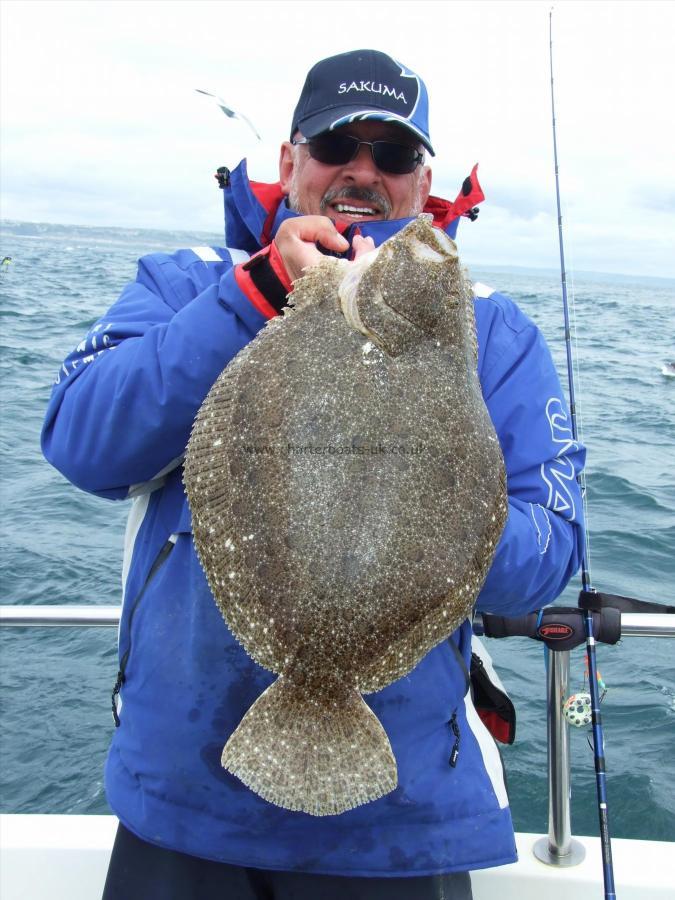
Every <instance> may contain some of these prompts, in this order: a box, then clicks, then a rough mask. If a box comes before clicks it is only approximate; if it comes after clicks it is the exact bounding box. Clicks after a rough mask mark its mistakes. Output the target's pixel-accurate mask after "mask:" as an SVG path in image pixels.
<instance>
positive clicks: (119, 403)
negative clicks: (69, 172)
mask: <svg viewBox="0 0 675 900" xmlns="http://www.w3.org/2000/svg"><path fill="white" fill-rule="evenodd" d="M275 197H276V194H275V191H274V189H268V188H265V186H262V187H261V186H259V185H258V186H256V185H253V184H252V183H250V182H249V181H248V178H247V176H246V171H245V166H244V164H241V166H240V167H239V168H238V169H237V170H236V171H235V172H234V173H233V175H232V179H231V183H230V185H229V188H228V189H227V200H226V207H227V210H228V219H227V235H228V243H230V244H231V245H232V247H236V248H237V249H222V248H217V247H216V248H214V247H198V248H195V249H192V250H181V251H179V252H177V253H175V254H173V255H167V254H162V253H154V254H152V255H150V256H146V257H144V258H143V259H141V260H140V262H139V268H138V276H137V278H136V281H135V282H134V283H133V284H130V285H128V286H127V287H126V288H125V289H124V291H123V292H122V295H121V297H120V298H119V300H118V301H117V302H116V303H115V304H114V306H113V307H112V308H111V309H110V310H109V311H108V312H107V313H106V314H105V315H104V316H103V318H101V319H100V320H99V321H98V322H97V323H96V324H95V325H94V326H93V328H92V329H91V330H90V331H89V333H88V334H87V335H86V337H85V338H84V340H83V341H82V343H81V344H80V345H79V346H78V347H77V348H76V349H75V351H74V352H73V353H71V354H70V356H68V357H67V359H66V360H65V362H64V363H63V366H62V369H61V371H60V373H59V376H58V378H57V382H56V384H55V386H54V389H53V394H52V397H51V401H50V404H49V408H48V411H47V416H46V421H45V425H44V431H43V449H44V452H45V455H46V456H47V458H48V459H49V461H50V462H52V463H53V464H54V465H55V466H56V467H57V468H58V469H59V470H60V471H61V472H62V473H63V474H64V475H65V476H66V477H67V478H68V479H70V480H71V481H72V482H73V483H74V484H75V485H77V486H78V487H80V488H83V489H84V490H87V491H91V492H92V493H95V494H98V495H99V496H101V497H106V498H110V499H113V500H115V499H123V498H128V497H131V498H133V504H132V507H131V511H130V515H129V522H128V526H127V533H126V546H125V558H124V572H123V586H124V605H123V612H122V620H121V624H120V632H119V654H120V669H121V672H122V673H123V677H122V678H121V679H120V682H121V697H120V699H121V705H120V710H119V720H120V722H119V727H118V728H116V729H115V732H114V735H113V740H112V745H111V748H110V753H109V756H108V761H107V765H106V773H105V783H106V790H107V796H108V801H109V803H110V806H111V808H112V809H113V811H114V812H115V813H116V814H117V815H118V816H119V818H120V820H121V821H122V823H123V824H124V825H125V826H126V827H127V828H128V829H130V830H131V831H132V832H134V833H135V834H137V835H138V836H139V837H141V838H143V839H145V840H147V841H150V842H152V843H154V844H157V845H159V846H162V847H167V848H171V849H174V850H179V851H182V852H185V853H189V854H193V855H195V856H200V857H205V858H209V859H213V860H219V861H223V862H227V863H233V864H239V865H245V866H254V867H259V868H269V869H281V870H298V871H304V872H315V873H326V874H334V875H340V874H343V875H351V876H411V875H427V874H436V873H442V872H451V871H457V870H465V869H476V868H482V867H486V866H494V865H500V864H502V863H509V862H512V861H514V860H515V858H516V851H515V844H514V837H513V828H512V824H511V817H510V813H509V808H508V798H507V794H506V790H505V786H504V779H503V773H502V766H501V761H500V757H499V753H498V751H497V748H496V745H495V744H494V741H493V740H492V737H491V736H490V735H489V733H488V732H487V730H486V729H485V727H484V726H483V724H482V722H481V721H480V719H479V717H478V715H477V713H476V711H475V709H474V706H473V704H472V702H471V697H470V694H469V692H468V676H467V666H468V664H469V659H470V653H471V626H470V624H469V622H465V623H464V624H463V625H462V626H461V627H460V628H459V629H458V630H457V631H456V633H455V634H454V635H453V637H452V638H451V640H450V641H445V642H444V643H442V644H440V645H439V646H437V647H436V648H435V649H434V650H432V651H431V652H430V653H429V654H428V655H427V656H426V657H425V658H424V659H423V660H422V661H421V662H420V663H419V664H418V665H417V667H416V668H415V669H414V670H413V671H412V672H410V674H409V675H407V676H405V677H404V678H401V679H399V680H398V681H396V682H395V683H393V684H391V685H390V686H389V687H387V688H386V689H385V690H382V691H379V692H378V693H375V694H371V695H368V696H367V697H366V701H367V702H368V703H369V705H370V706H371V707H372V709H373V710H374V712H375V714H376V715H377V717H378V718H379V720H380V721H381V722H382V724H383V726H384V727H385V729H386V731H387V734H388V735H389V738H390V740H391V744H392V748H393V751H394V754H395V757H396V761H397V764H398V774H399V785H398V787H397V788H396V790H394V791H393V792H392V793H390V794H388V795H387V796H385V797H382V798H380V799H379V800H376V801H373V802H371V803H368V804H366V805H364V806H360V807H358V808H356V809H353V810H350V811H348V812H345V813H343V814H341V815H338V816H326V817H322V818H315V817H312V816H309V815H307V814H305V813H300V812H291V811H288V810H285V809H280V808H278V807H276V806H273V805H271V804H269V803H267V802H266V801H265V800H263V799H261V798H260V797H259V796H257V795H256V794H254V793H253V792H252V791H250V790H249V789H248V788H247V787H246V786H245V785H243V784H242V783H241V782H240V781H239V780H238V779H236V778H235V777H233V776H231V775H230V774H229V773H228V772H226V771H225V770H223V769H222V768H221V765H220V755H221V752H222V748H223V745H224V743H225V742H226V740H227V738H228V737H229V735H230V734H231V733H232V732H233V731H234V729H235V728H236V727H237V725H238V724H239V722H240V720H241V718H242V717H243V715H244V713H245V712H246V711H247V709H248V708H249V706H250V705H251V704H252V703H253V701H254V700H255V699H256V698H257V697H258V696H259V695H260V693H261V692H262V691H263V690H264V689H265V688H266V687H267V686H268V685H269V684H270V683H271V682H272V681H273V680H274V677H275V676H274V675H272V674H271V673H270V672H267V671H265V670H263V669H262V668H261V667H259V666H258V665H257V664H256V663H254V662H253V661H252V660H251V659H250V658H249V657H248V656H247V655H246V653H245V652H244V650H243V649H242V647H241V646H240V645H239V644H238V643H237V642H236V641H235V640H234V638H233V637H232V635H231V634H230V631H229V630H228V628H227V626H226V625H225V623H224V621H223V619H222V617H221V614H220V612H219V611H218V609H217V607H216V605H215V603H214V600H213V598H212V596H211V593H210V591H209V588H208V586H207V583H206V579H205V577H204V574H203V572H202V569H201V566H200V564H199V561H198V559H197V556H196V553H195V548H194V543H193V540H192V533H191V521H190V511H189V508H188V505H187V502H186V498H185V494H184V491H183V487H182V480H181V460H182V457H183V454H184V451H185V446H186V443H187V440H188V437H189V434H190V429H191V426H192V422H193V420H194V417H195V414H196V413H197V410H198V409H199V406H200V404H201V403H202V401H203V400H204V398H205V396H206V394H207V392H208V390H209V388H210V387H211V385H212V384H213V382H214V381H215V380H216V377H217V376H218V375H219V373H220V372H221V370H222V369H223V368H224V366H226V365H227V364H228V363H229V362H230V360H231V359H232V358H233V357H234V356H235V355H236V354H237V353H238V351H239V350H241V348H242V347H244V346H245V345H246V344H247V343H248V342H249V341H250V340H252V338H253V337H254V336H255V335H256V334H257V332H258V331H259V330H260V329H261V328H263V327H264V325H265V322H266V319H267V317H268V316H269V315H271V314H272V313H273V312H274V310H271V311H270V308H268V307H267V306H266V305H265V303H264V301H263V302H261V301H260V297H259V295H258V293H257V291H256V290H253V289H250V290H249V289H248V288H247V286H246V282H245V281H244V280H242V279H241V278H239V277H238V273H240V272H241V269H242V265H241V264H242V263H243V261H245V260H246V259H247V258H248V254H249V253H252V252H256V251H258V250H260V246H261V243H264V242H266V241H269V240H271V239H272V238H273V236H274V233H275V232H276V229H277V228H278V226H279V224H280V222H281V221H282V220H283V219H284V218H285V217H287V216H289V215H294V213H292V212H291V211H289V210H288V209H287V207H286V206H285V203H283V202H279V198H278V197H276V199H275ZM436 212H438V210H436ZM446 218H447V217H446ZM436 219H437V221H438V222H439V223H440V224H442V225H443V226H444V227H445V228H446V230H447V231H448V232H449V233H450V234H451V235H452V234H454V230H455V229H456V224H457V222H456V220H455V221H454V222H452V221H443V217H442V216H441V217H440V218H439V216H438V215H437V216H436ZM407 221H409V220H400V221H397V222H381V223H377V222H366V223H364V224H363V225H362V226H361V232H362V233H363V234H370V235H371V236H372V237H373V238H374V240H375V243H376V244H379V243H381V241H382V240H383V239H384V238H386V237H388V236H389V235H390V234H391V233H392V232H393V231H396V230H397V229H399V228H401V227H403V225H405V224H406V223H407ZM352 230H353V229H352ZM261 235H262V237H261ZM475 310H476V322H477V331H478V346H479V362H478V370H479V376H480V382H481V385H482V390H483V395H484V398H485V402H486V404H487V408H488V410H489V413H490V415H491V417H492V420H493V422H494V425H495V428H496V431H497V434H498V436H499V440H500V443H501V447H502V450H503V453H504V458H505V462H506V471H507V476H508V491H509V516H508V521H507V524H506V527H505V529H504V533H503V536H502V539H501V542H500V543H499V546H498V548H497V552H496V556H495V559H494V564H493V566H492V569H491V571H490V573H489V575H488V578H487V580H486V582H485V585H484V587H483V590H482V592H481V594H480V597H479V599H478V608H479V609H481V610H486V611H491V612H496V613H500V614H505V615H510V614H511V615H518V614H521V613H525V612H529V611H531V610H533V609H536V608H538V607H541V606H543V605H545V604H547V603H549V602H551V601H552V600H553V599H554V598H555V597H556V596H557V595H558V594H559V593H560V591H561V590H562V589H563V587H564V586H565V584H566V583H567V581H568V579H569V578H570V577H571V575H572V574H573V573H574V572H575V570H576V569H577V566H578V564H579V560H580V554H581V547H582V530H583V524H582V521H581V502H580V497H579V492H578V488H577V484H576V480H575V476H576V473H577V472H578V470H579V469H580V467H581V465H582V464H583V458H584V451H583V448H581V447H580V446H579V445H578V444H577V443H575V442H574V441H573V439H572V435H571V431H570V420H569V414H568V411H567V406H566V403H565V400H564V397H563V393H562V390H561V387H560V383H559V380H558V377H557V375H556V372H555V369H554V366H553V363H552V360H551V357H550V354H549V351H548V349H547V347H546V344H545V342H544V340H543V338H542V336H541V334H540V332H539V331H538V329H537V328H536V327H535V325H534V324H533V323H532V321H531V320H530V319H528V318H527V317H526V316H525V315H524V314H523V313H522V312H520V311H519V310H518V308H517V307H516V306H515V305H514V304H513V302H512V301H511V300H509V299H508V298H507V297H505V296H504V295H502V294H498V293H494V292H492V291H490V289H487V288H485V287H483V286H477V288H476V301H475ZM264 389H265V386H264V385H261V386H260V390H261V391H264ZM453 717H454V718H453ZM451 722H452V723H455V724H456V725H458V726H459V735H460V743H459V745H458V749H459V754H458V756H457V759H456V764H455V765H454V766H452V765H450V763H449V759H450V757H451V755H452V751H453V748H455V747H456V746H457V738H456V735H455V733H454V732H453V728H452V725H451Z"/></svg>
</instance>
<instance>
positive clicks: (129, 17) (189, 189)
mask: <svg viewBox="0 0 675 900" xmlns="http://www.w3.org/2000/svg"><path fill="white" fill-rule="evenodd" d="M550 8H551V3H550V2H546V3H543V2H539V0H529V2H511V0H501V2H497V3H494V2H489V0H485V2H481V0H473V2H443V0H437V2H425V0H416V2H415V3H412V2H410V0H358V2H351V0H341V2H339V3H338V2H334V0H300V2H293V0H289V2H285V0H272V2H266V0H261V2H255V0H247V2H244V3H242V2H238V0H237V2H227V0H212V2H201V0H194V2H182V0H162V2H159V0H116V2H108V0H89V2H86V0H75V2H71V0H68V2H60V0H48V2H41V0H2V2H1V3H0V34H1V47H0V49H1V51H2V53H1V56H2V62H1V66H2V68H1V70H0V128H1V131H0V135H1V136H0V178H1V181H0V188H1V200H2V204H1V207H0V213H1V215H2V217H3V218H9V219H19V220H25V221H35V222H58V223H65V224H78V225H103V226H121V227H134V228H166V229H180V230H194V231H207V232H214V233H216V232H218V231H219V230H220V229H221V227H222V196H221V194H220V192H219V191H218V189H217V187H216V186H215V182H214V181H213V177H212V175H213V172H214V171H215V169H216V168H217V167H218V166H219V165H227V166H229V167H230V168H233V167H234V166H235V165H236V163H237V162H238V161H239V160H240V159H241V158H243V157H246V158H247V159H248V168H249V174H250V175H251V177H252V178H254V179H255V180H257V181H269V182H271V181H276V179H277V174H278V172H277V165H278V155H279V145H280V143H281V141H282V140H284V139H286V138H287V137H288V130H289V127H290V117H291V113H292V111H293V109H294V107H295V104H296V102H297V99H298V96H299V93H300V89H301V87H302V83H303V81H304V78H305V75H306V73H307V70H308V69H309V68H310V66H311V65H312V64H313V63H314V62H316V61H317V60H318V59H322V58H324V57H326V56H331V55H332V54H334V53H341V52H344V51H346V50H353V49H358V48H361V47H373V48H375V49H379V50H384V51H386V52H388V53H390V54H391V55H392V56H394V57H395V58H396V59H398V60H399V61H400V62H402V63H403V64H405V65H407V66H409V67H410V68H412V69H413V70H414V71H415V72H417V73H418V74H419V75H421V76H422V78H423V79H424V81H425V82H426V85H427V88H428V91H429V96H430V128H431V137H432V141H433V144H434V148H435V150H436V157H435V158H434V159H433V160H432V161H431V162H432V168H433V175H434V182H433V188H432V192H433V193H434V194H436V195H439V196H444V197H446V198H448V199H454V197H455V196H456V195H457V193H458V191H459V188H460V186H461V183H462V181H463V179H464V177H465V176H466V175H467V174H468V173H469V171H470V170H471V167H472V166H473V164H474V163H476V162H478V163H479V170H478V171H479V178H480V181H481V184H482V187H483V190H484V192H485V195H486V200H485V202H484V204H483V205H482V209H481V213H480V215H479V218H478V220H477V221H476V222H475V223H470V222H468V221H466V220H464V221H463V222H462V224H461V226H460V232H459V245H460V252H461V254H462V257H463V258H464V259H465V260H466V262H467V263H468V264H471V265H474V266H475V265H478V264H484V265H486V266H489V265H511V266H533V267H556V266H557V265H558V264H559V257H558V234H557V214H556V207H555V181H554V165H553V143H552V129H551V96H550V89H551V85H550V72H549V30H548V29H549V9H550ZM553 29H554V31H553V54H554V76H555V102H556V120H557V127H558V153H559V166H560V187H561V192H562V199H563V224H564V229H565V248H566V261H567V263H568V268H569V269H571V270H572V271H574V270H579V271H582V270H591V271H600V272H617V273H627V274H636V275H646V276H661V277H675V171H674V170H675V163H674V160H675V152H674V149H675V141H674V140H673V137H674V131H675V124H674V117H673V115H672V106H673V99H672V98H673V92H674V90H675V62H674V59H675V53H673V49H672V36H673V33H675V3H673V2H649V0H640V2H601V0H595V2H593V0H586V2H574V0H561V2H557V3H555V4H554V12H553ZM196 88H200V89H203V90H207V91H210V92H212V93H214V94H217V95H219V96H221V97H222V98H224V99H225V100H226V102H227V104H228V105H229V106H230V107H232V108H233V109H235V110H237V111H240V112H242V113H244V114H245V115H246V116H248V117H249V118H250V120H251V121H252V122H253V123H254V125H255V127H256V129H257V130H258V131H259V132H260V135H261V137H262V140H261V141H258V140H257V139H256V138H255V137H254V135H253V133H252V132H251V131H250V129H249V128H248V126H247V125H246V124H245V123H244V122H242V121H240V120H236V119H230V118H227V117H226V116H224V115H223V114H222V113H221V112H220V111H219V110H218V108H217V107H216V106H215V104H214V103H213V102H212V101H210V100H209V99H208V98H206V97H204V96H203V95H200V94H198V93H196V91H195V89H196Z"/></svg>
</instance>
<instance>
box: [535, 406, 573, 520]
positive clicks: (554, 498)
mask: <svg viewBox="0 0 675 900" xmlns="http://www.w3.org/2000/svg"><path fill="white" fill-rule="evenodd" d="M546 418H547V419H548V424H549V426H550V428H551V440H552V441H553V443H554V444H558V445H559V448H560V449H559V450H558V453H557V454H556V455H555V457H554V459H552V460H550V461H549V462H545V463H542V466H541V477H542V478H543V479H544V482H545V484H546V486H547V488H548V499H547V501H546V506H548V508H549V509H552V510H553V512H556V513H559V514H560V515H562V516H563V517H564V518H566V519H569V520H570V521H571V522H573V521H574V520H575V518H576V507H575V501H574V497H575V494H576V490H574V491H573V490H571V488H572V487H573V485H574V484H575V479H576V473H575V471H574V465H573V463H572V460H571V459H569V457H568V455H567V454H569V453H570V452H575V451H577V450H578V449H579V445H578V443H577V442H576V441H575V440H574V437H573V435H572V429H571V427H570V425H569V414H568V412H567V410H566V409H565V406H564V404H563V402H562V400H561V399H560V398H559V397H551V398H550V400H549V401H548V403H547V404H546Z"/></svg>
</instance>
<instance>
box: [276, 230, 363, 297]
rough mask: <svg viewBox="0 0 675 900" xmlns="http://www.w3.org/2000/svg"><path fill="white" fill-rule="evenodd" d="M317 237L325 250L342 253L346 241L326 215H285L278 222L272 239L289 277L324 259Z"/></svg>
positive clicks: (345, 247)
mask: <svg viewBox="0 0 675 900" xmlns="http://www.w3.org/2000/svg"><path fill="white" fill-rule="evenodd" d="M317 241H318V242H319V243H320V244H321V245H322V246H323V247H325V248H326V250H335V251H336V252H337V253H344V252H345V250H347V248H348V247H349V241H347V239H346V238H343V237H342V235H341V234H340V232H339V231H338V230H337V228H336V227H335V225H333V223H332V222H331V220H330V219H329V218H328V216H298V217H297V218H296V219H286V221H285V222H282V223H281V225H280V226H279V230H278V231H277V233H276V236H275V238H274V243H275V244H276V247H277V250H278V251H279V254H280V256H281V258H282V260H283V262H284V266H285V267H286V271H287V272H288V277H289V278H290V279H291V281H297V279H298V278H300V276H301V275H302V273H303V272H304V270H305V269H308V268H310V267H311V266H315V265H317V263H319V262H321V260H322V259H323V254H322V253H321V252H320V251H319V250H317V248H316V246H315V245H316V242H317Z"/></svg>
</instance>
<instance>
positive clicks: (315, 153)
mask: <svg viewBox="0 0 675 900" xmlns="http://www.w3.org/2000/svg"><path fill="white" fill-rule="evenodd" d="M291 144H307V147H308V148H309V155H310V156H311V157H312V159H315V160H316V161H317V162H320V163H323V164H324V165H326V166H344V165H346V164H347V163H349V162H351V161H352V160H353V159H354V158H355V157H356V154H357V153H358V152H359V147H360V146H361V144H365V145H366V146H367V147H370V150H371V153H372V154H373V162H374V163H375V165H376V166H377V168H378V169H380V171H382V172H387V173H389V174H390V175H409V174H410V173H411V172H414V171H415V169H416V168H417V167H418V166H419V165H420V164H421V163H422V162H423V161H424V154H423V153H420V151H419V150H418V149H417V148H416V147H411V146H410V145H409V144H395V143H392V142H391V141H360V140H359V139H358V138H355V137H351V136H350V135H348V134H337V133H336V132H331V131H329V132H326V133H325V134H320V135H318V136H317V137H313V138H302V139H300V140H291Z"/></svg>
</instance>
